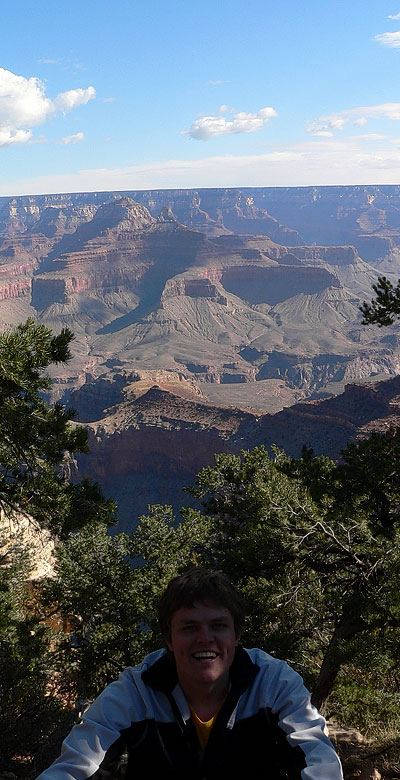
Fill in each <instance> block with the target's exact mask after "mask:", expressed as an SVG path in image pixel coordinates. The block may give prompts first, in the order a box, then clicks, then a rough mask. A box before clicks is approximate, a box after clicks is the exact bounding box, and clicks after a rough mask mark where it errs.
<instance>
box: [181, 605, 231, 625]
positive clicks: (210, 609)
mask: <svg viewBox="0 0 400 780" xmlns="http://www.w3.org/2000/svg"><path fill="white" fill-rule="evenodd" d="M218 618H232V615H231V613H230V611H229V609H227V608H226V607H224V606H223V605H222V604H213V603H211V602H200V601H195V602H194V604H192V605H190V604H188V605H183V606H181V607H179V609H177V610H176V611H175V612H173V613H172V618H171V619H172V620H173V621H174V622H177V621H178V622H180V623H185V622H192V621H196V620H202V619H208V620H217V619H218ZM232 619H233V618H232Z"/></svg>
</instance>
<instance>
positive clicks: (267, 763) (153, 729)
mask: <svg viewBox="0 0 400 780" xmlns="http://www.w3.org/2000/svg"><path fill="white" fill-rule="evenodd" d="M230 677H231V686H230V691H229V693H228V696H227V698H226V700H225V703H224V704H223V706H222V708H221V710H220V712H219V713H218V716H217V719H216V721H215V724H214V726H213V729H212V731H211V734H210V737H209V741H208V744H207V747H206V750H205V752H204V754H202V753H201V751H200V748H199V744H198V740H197V736H196V731H195V726H194V723H193V721H192V719H191V715H190V711H189V707H188V704H187V702H186V699H185V696H184V694H183V692H182V689H181V687H180V685H179V683H178V681H177V676H176V668H175V663H174V661H173V659H172V658H170V655H169V654H167V653H166V651H165V650H158V651H156V652H154V653H151V654H150V655H148V656H146V658H145V659H144V660H143V662H142V663H141V664H139V665H138V666H135V667H129V668H128V669H125V671H124V672H122V674H121V675H120V677H119V679H118V680H117V681H116V682H113V683H111V685H109V686H108V687H107V688H106V689H105V690H104V691H103V693H102V694H101V695H100V696H99V697H98V698H97V699H96V701H95V702H94V703H93V704H92V705H91V707H90V708H89V709H88V711H87V712H86V713H85V715H84V716H83V722H82V723H81V724H79V725H78V726H75V727H74V728H73V729H72V731H71V733H70V734H69V736H68V737H67V738H66V740H65V741H64V743H63V749H62V754H61V756H60V758H58V759H57V761H55V763H54V764H52V766H51V767H49V769H47V770H46V771H45V772H43V774H42V775H40V780H89V778H93V779H95V780H117V778H125V780H136V778H144V777H157V778H159V779H160V780H183V779H185V780H224V779H225V778H226V779H227V780H258V779H260V780H261V778H262V779H263V780H342V771H341V767H340V762H339V759H338V757H337V755H336V753H335V750H334V748H333V746H332V744H331V742H330V741H329V739H328V738H327V737H326V735H325V733H324V727H325V721H324V719H323V718H322V717H321V715H319V713H318V712H317V710H316V709H315V708H314V707H313V706H312V705H311V703H310V697H309V693H308V691H307V690H306V688H305V687H304V685H303V681H302V679H301V677H300V676H299V675H298V674H297V673H296V672H295V671H294V670H293V669H291V668H290V667H289V666H288V665H287V664H286V663H285V662H284V661H279V660H277V659H276V658H272V657H271V656H270V655H268V654H267V653H264V652H263V651H262V650H257V649H253V650H244V649H243V648H237V649H236V654H235V659H234V661H233V664H232V666H231V674H230Z"/></svg>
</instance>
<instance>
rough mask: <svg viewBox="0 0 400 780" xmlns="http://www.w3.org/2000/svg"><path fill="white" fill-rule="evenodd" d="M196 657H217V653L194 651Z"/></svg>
mask: <svg viewBox="0 0 400 780" xmlns="http://www.w3.org/2000/svg"><path fill="white" fill-rule="evenodd" d="M193 656H194V658H216V657H217V653H212V652H207V653H206V652H203V653H193Z"/></svg>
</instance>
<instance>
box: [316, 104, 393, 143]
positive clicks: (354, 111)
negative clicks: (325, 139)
mask: <svg viewBox="0 0 400 780" xmlns="http://www.w3.org/2000/svg"><path fill="white" fill-rule="evenodd" d="M368 119H392V120H399V119H400V103H381V104H380V105H377V106H358V107H357V108H349V109H347V110H345V111H338V112H337V113H336V114H331V115H330V116H320V117H319V118H318V119H315V120H313V121H312V122H309V123H308V125H307V128H306V129H307V132H308V133H311V135H319V136H320V135H324V136H327V135H328V134H330V135H333V131H334V130H343V127H344V125H345V124H346V123H348V122H350V121H352V123H353V125H358V126H360V127H362V126H363V125H366V124H367V122H368Z"/></svg>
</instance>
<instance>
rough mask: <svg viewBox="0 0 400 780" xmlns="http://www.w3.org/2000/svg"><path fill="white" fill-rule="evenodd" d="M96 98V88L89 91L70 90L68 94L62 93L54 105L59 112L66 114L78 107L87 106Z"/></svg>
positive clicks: (89, 88) (88, 89) (90, 88)
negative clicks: (86, 104)
mask: <svg viewBox="0 0 400 780" xmlns="http://www.w3.org/2000/svg"><path fill="white" fill-rule="evenodd" d="M95 97H96V90H95V88H94V87H88V88H87V89H69V90H68V92H60V94H59V95H57V97H56V99H55V100H54V105H55V107H56V109H58V110H59V111H63V112H64V113H66V112H67V111H71V109H73V108H76V106H82V105H85V103H88V102H89V100H93V98H95Z"/></svg>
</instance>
